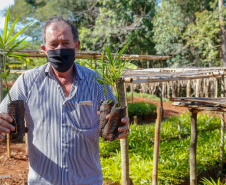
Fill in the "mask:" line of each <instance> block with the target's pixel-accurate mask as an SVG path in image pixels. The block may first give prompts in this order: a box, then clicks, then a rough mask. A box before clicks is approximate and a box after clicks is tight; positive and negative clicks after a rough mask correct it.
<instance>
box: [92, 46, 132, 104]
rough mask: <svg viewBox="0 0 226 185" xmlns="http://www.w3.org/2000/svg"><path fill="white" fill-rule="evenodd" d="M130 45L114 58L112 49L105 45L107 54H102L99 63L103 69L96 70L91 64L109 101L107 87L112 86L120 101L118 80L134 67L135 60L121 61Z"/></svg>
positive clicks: (118, 52)
mask: <svg viewBox="0 0 226 185" xmlns="http://www.w3.org/2000/svg"><path fill="white" fill-rule="evenodd" d="M128 45H129V43H128V44H126V45H125V46H124V47H123V48H122V50H121V51H117V52H116V53H115V55H114V57H112V55H111V51H110V48H109V47H108V46H107V45H105V50H106V54H105V52H104V51H103V52H102V54H101V61H100V62H99V64H100V65H101V68H100V69H98V68H97V69H96V68H95V67H94V66H92V65H90V64H89V67H90V68H91V69H93V70H94V71H96V72H97V73H98V74H99V77H95V79H96V80H97V82H98V83H99V84H101V85H102V86H103V90H104V95H105V99H107V88H106V87H105V85H111V86H112V87H113V88H115V90H116V92H117V94H116V98H117V100H118V95H119V87H118V79H119V78H120V77H121V76H122V75H123V74H124V73H125V71H124V70H125V69H126V68H127V67H129V66H130V65H132V64H131V60H132V59H133V58H130V59H126V60H120V57H121V55H122V53H123V52H124V50H125V49H126V48H127V46H128ZM118 103H119V100H118Z"/></svg>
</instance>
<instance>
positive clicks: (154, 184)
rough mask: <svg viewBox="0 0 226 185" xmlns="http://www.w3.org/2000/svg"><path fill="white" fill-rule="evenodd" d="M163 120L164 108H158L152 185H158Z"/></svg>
mask: <svg viewBox="0 0 226 185" xmlns="http://www.w3.org/2000/svg"><path fill="white" fill-rule="evenodd" d="M161 119H162V107H158V108H157V120H156V124H155V142H154V154H153V172H152V185H158V159H159V145H160V126H161Z"/></svg>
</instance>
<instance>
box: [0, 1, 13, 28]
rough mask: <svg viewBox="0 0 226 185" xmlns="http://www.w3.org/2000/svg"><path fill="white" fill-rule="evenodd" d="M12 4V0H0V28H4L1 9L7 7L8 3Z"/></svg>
mask: <svg viewBox="0 0 226 185" xmlns="http://www.w3.org/2000/svg"><path fill="white" fill-rule="evenodd" d="M12 4H14V0H0V29H4V24H5V17H4V16H3V13H2V11H1V10H4V9H6V8H8V7H9V5H12Z"/></svg>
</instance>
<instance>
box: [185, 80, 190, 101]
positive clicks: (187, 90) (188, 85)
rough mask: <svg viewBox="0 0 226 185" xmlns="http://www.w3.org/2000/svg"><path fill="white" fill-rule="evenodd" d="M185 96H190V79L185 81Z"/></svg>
mask: <svg viewBox="0 0 226 185" xmlns="http://www.w3.org/2000/svg"><path fill="white" fill-rule="evenodd" d="M186 96H187V97H190V96H191V80H188V81H187V86H186Z"/></svg>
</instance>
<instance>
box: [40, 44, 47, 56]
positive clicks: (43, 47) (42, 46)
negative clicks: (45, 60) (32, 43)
mask: <svg viewBox="0 0 226 185" xmlns="http://www.w3.org/2000/svg"><path fill="white" fill-rule="evenodd" d="M41 48H42V50H43V51H44V53H45V54H46V55H47V50H46V47H45V46H44V45H41Z"/></svg>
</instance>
